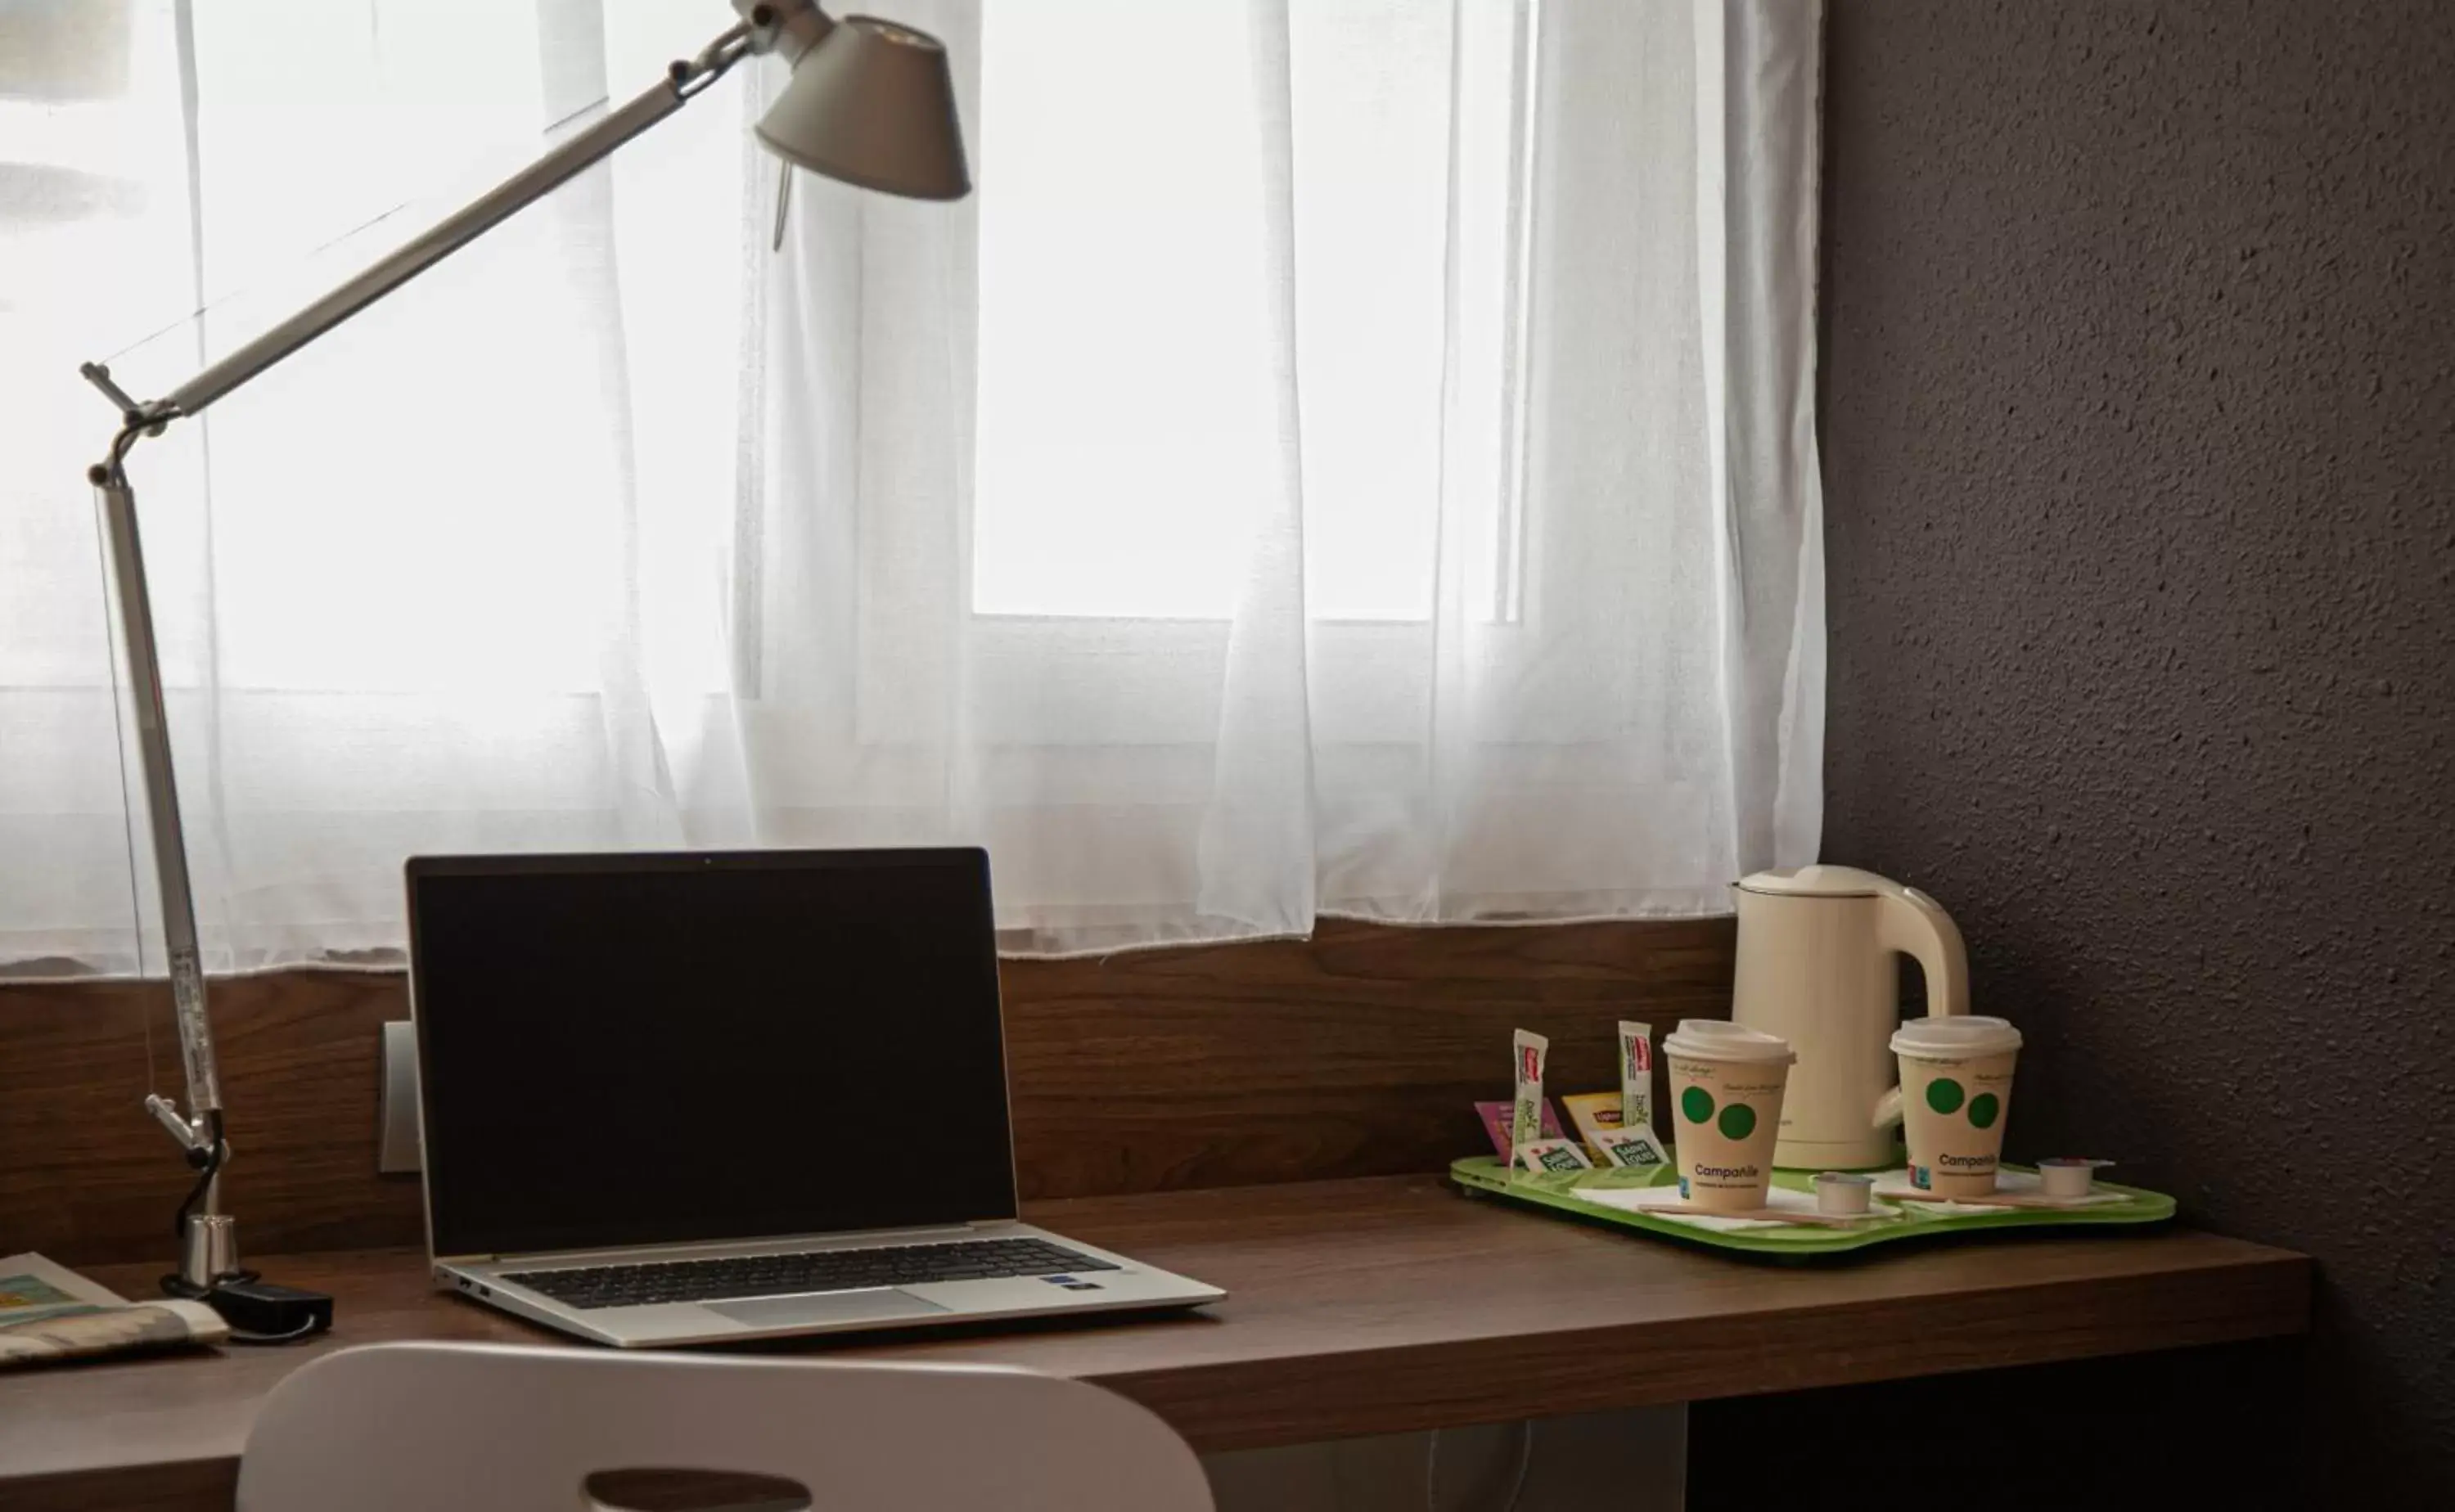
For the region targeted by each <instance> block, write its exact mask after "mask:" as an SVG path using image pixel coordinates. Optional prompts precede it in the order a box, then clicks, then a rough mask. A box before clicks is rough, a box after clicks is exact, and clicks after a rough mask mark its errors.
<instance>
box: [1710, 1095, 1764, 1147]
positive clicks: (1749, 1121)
mask: <svg viewBox="0 0 2455 1512" xmlns="http://www.w3.org/2000/svg"><path fill="white" fill-rule="evenodd" d="M1714 1127H1715V1128H1717V1129H1719V1130H1721V1131H1722V1138H1723V1139H1746V1138H1747V1137H1748V1136H1749V1135H1751V1134H1754V1133H1755V1132H1756V1110H1755V1109H1754V1108H1751V1107H1749V1106H1748V1105H1747V1104H1746V1103H1744V1102H1734V1103H1732V1104H1731V1105H1730V1106H1729V1107H1727V1108H1724V1109H1723V1110H1722V1116H1721V1117H1720V1118H1719V1119H1715V1120H1714Z"/></svg>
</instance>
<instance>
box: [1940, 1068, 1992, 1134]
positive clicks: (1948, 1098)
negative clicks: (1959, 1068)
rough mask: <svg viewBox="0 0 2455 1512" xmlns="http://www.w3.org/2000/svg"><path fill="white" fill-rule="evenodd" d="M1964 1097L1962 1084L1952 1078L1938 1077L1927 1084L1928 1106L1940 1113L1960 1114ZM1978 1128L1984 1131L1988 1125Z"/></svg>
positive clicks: (1988, 1121) (1989, 1120)
mask: <svg viewBox="0 0 2455 1512" xmlns="http://www.w3.org/2000/svg"><path fill="white" fill-rule="evenodd" d="M1962 1096H1963V1094H1962V1092H1961V1090H1960V1083H1959V1082H1958V1081H1955V1080H1953V1079H1951V1078H1950V1077H1938V1078H1936V1079H1934V1080H1933V1081H1930V1082H1928V1083H1927V1084H1926V1105H1927V1106H1928V1107H1930V1108H1933V1109H1934V1110H1935V1111H1936V1112H1938V1113H1958V1112H1959V1111H1960V1099H1961V1098H1962ZM1986 1121H1987V1123H1992V1122H1994V1121H1995V1120H1994V1119H1991V1118H1990V1119H1987V1120H1986ZM1978 1127H1979V1128H1981V1129H1982V1128H1984V1127H1986V1124H1985V1123H1981V1124H1979V1125H1978Z"/></svg>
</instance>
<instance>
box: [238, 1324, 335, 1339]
mask: <svg viewBox="0 0 2455 1512" xmlns="http://www.w3.org/2000/svg"><path fill="white" fill-rule="evenodd" d="M323 1326H324V1324H323V1323H322V1321H320V1320H315V1319H310V1320H307V1321H306V1322H303V1323H300V1324H299V1325H298V1326H297V1327H295V1328H294V1329H292V1330H290V1332H288V1333H286V1334H246V1333H241V1332H239V1331H238V1330H237V1329H235V1328H233V1329H232V1330H231V1332H230V1341H231V1342H232V1343H233V1344H286V1343H290V1342H292V1341H294V1340H300V1339H304V1338H306V1337H307V1336H308V1335H309V1334H312V1333H315V1332H318V1331H319V1330H321V1329H322V1328H323Z"/></svg>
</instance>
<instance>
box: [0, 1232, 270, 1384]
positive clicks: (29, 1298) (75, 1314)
mask: <svg viewBox="0 0 2455 1512" xmlns="http://www.w3.org/2000/svg"><path fill="white" fill-rule="evenodd" d="M229 1337H230V1325H229V1324H228V1323H225V1322H223V1321H222V1320H221V1315H220V1314H219V1313H216V1312H214V1311H213V1309H212V1308H210V1307H208V1306H206V1305H205V1304H204V1303H202V1302H188V1301H171V1300H164V1301H158V1302H132V1301H130V1300H128V1299H127V1298H125V1297H122V1296H120V1295H119V1294H118V1293H117V1292H114V1291H112V1290H111V1288H109V1287H107V1286H99V1285H96V1284H95V1283H94V1282H92V1281H90V1280H86V1279H85V1278H84V1277H82V1276H80V1275H78V1274H77V1273H76V1272H74V1271H72V1270H70V1269H69V1268H68V1267H67V1266H65V1265H60V1264H55V1263H53V1262H52V1261H51V1260H45V1259H44V1258H43V1257H42V1256H40V1255H10V1256H7V1257H5V1258H0V1369H5V1368H7V1367H8V1366H10V1365H30V1364H35V1363H38V1362H40V1361H47V1360H81V1359H85V1358H87V1357H89V1356H92V1355H116V1354H125V1353H131V1352H133V1351H135V1350H140V1349H172V1348H177V1347H179V1346H181V1345H186V1344H217V1343H220V1342H221V1341H223V1340H225V1339H228V1338H229Z"/></svg>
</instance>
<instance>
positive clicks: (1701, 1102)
mask: <svg viewBox="0 0 2455 1512" xmlns="http://www.w3.org/2000/svg"><path fill="white" fill-rule="evenodd" d="M1679 1111H1680V1112H1682V1113H1684V1114H1686V1115H1687V1116H1688V1121H1689V1122H1691V1123H1702V1122H1704V1121H1705V1120H1706V1119H1710V1118H1712V1117H1713V1116H1714V1095H1713V1094H1712V1093H1710V1092H1708V1091H1706V1090H1705V1089H1704V1088H1703V1087H1690V1088H1689V1089H1688V1090H1687V1091H1685V1092H1683V1093H1681V1094H1679Z"/></svg>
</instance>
